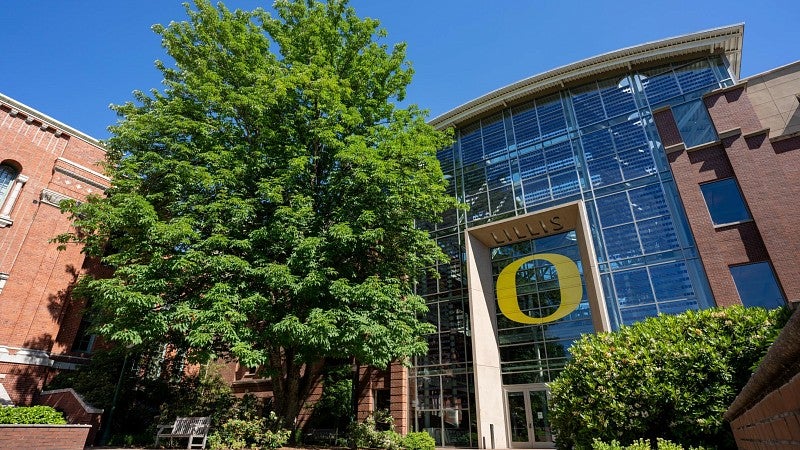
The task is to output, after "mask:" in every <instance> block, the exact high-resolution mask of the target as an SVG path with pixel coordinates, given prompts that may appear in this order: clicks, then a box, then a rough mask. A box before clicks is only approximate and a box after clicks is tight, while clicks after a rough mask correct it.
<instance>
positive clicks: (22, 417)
mask: <svg viewBox="0 0 800 450" xmlns="http://www.w3.org/2000/svg"><path fill="white" fill-rule="evenodd" d="M0 423H2V424H17V425H30V424H42V425H64V424H66V423H67V421H66V420H64V415H63V414H61V413H60V412H58V411H56V410H55V409H53V408H51V407H49V406H7V407H2V408H0Z"/></svg>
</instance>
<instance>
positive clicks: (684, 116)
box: [672, 100, 717, 147]
mask: <svg viewBox="0 0 800 450" xmlns="http://www.w3.org/2000/svg"><path fill="white" fill-rule="evenodd" d="M672 114H673V115H674V117H675V123H676V124H677V125H678V131H680V133H681V137H682V138H683V143H684V145H686V146H687V147H694V146H696V145H700V144H705V143H707V142H713V141H715V140H717V131H716V129H715V128H714V124H713V123H712V122H711V118H710V117H708V110H707V109H706V105H705V104H704V103H703V101H702V100H695V101H693V102H688V103H684V104H682V105H677V106H673V107H672Z"/></svg>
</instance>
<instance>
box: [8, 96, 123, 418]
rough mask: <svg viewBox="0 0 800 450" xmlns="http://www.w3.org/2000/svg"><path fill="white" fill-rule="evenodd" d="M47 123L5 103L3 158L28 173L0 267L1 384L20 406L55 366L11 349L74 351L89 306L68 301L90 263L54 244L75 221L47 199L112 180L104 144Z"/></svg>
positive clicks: (98, 188)
mask: <svg viewBox="0 0 800 450" xmlns="http://www.w3.org/2000/svg"><path fill="white" fill-rule="evenodd" d="M20 109H23V110H20ZM48 120H50V122H52V119H48V118H45V117H36V116H34V114H33V113H32V112H30V111H26V110H24V108H20V107H19V105H12V104H6V103H3V101H0V163H2V162H6V163H9V164H11V165H13V166H15V167H18V168H21V170H20V177H28V179H27V181H26V182H25V184H24V185H23V187H22V190H21V191H20V194H19V197H18V198H17V199H16V201H15V202H14V207H13V209H12V210H11V213H10V218H11V220H12V221H13V223H12V224H11V225H10V226H5V227H0V272H3V273H7V274H8V281H7V283H6V285H5V287H4V289H3V291H2V293H0V302H2V304H3V310H2V313H0V348H2V350H3V351H0V383H2V384H3V386H4V387H5V389H6V390H7V391H8V393H9V395H10V396H11V398H12V399H13V400H14V401H16V402H18V403H29V402H30V401H31V399H32V392H34V391H36V390H39V389H41V385H42V382H43V381H44V379H45V377H46V376H48V374H49V372H50V371H48V370H47V369H46V367H45V366H43V365H42V364H43V363H42V361H39V362H34V363H32V364H19V363H18V362H15V361H16V360H19V358H9V353H10V354H11V355H13V353H15V352H17V351H20V350H23V351H24V350H26V349H34V350H41V351H43V352H46V353H50V354H54V355H62V354H69V352H70V349H71V346H72V343H73V341H74V339H75V336H76V334H77V331H78V326H79V325H80V317H81V314H82V307H83V305H81V304H71V305H70V301H69V298H70V291H71V287H72V285H73V283H74V282H75V281H76V279H77V277H78V276H79V275H80V274H81V273H82V272H84V271H86V270H87V266H85V264H84V256H83V255H82V254H81V252H80V248H78V247H77V246H69V247H68V248H67V249H66V250H65V251H58V250H57V248H56V247H57V245H56V244H53V243H50V242H49V240H50V239H52V238H53V237H54V236H55V235H56V234H58V233H62V232H66V231H68V230H69V228H70V220H69V217H68V216H66V215H63V214H61V212H60V210H59V208H58V207H57V206H54V205H52V204H48V203H47V201H48V198H49V201H58V200H59V199H61V198H73V199H76V200H83V199H85V198H86V196H87V195H90V194H102V192H103V188H104V187H105V186H107V185H108V184H109V182H108V179H106V178H105V177H103V176H102V175H101V174H100V172H101V167H100V163H101V162H102V161H103V160H104V158H105V153H104V151H103V149H102V148H101V147H100V146H99V145H98V144H96V143H94V142H89V141H87V140H86V139H85V137H84V136H79V135H73V134H71V133H72V132H71V131H70V130H59V129H57V126H58V124H55V125H54V124H52V123H50V122H48ZM49 193H55V196H53V197H48V195H49ZM43 200H44V201H43ZM46 356H47V355H45V359H46ZM45 365H49V364H45Z"/></svg>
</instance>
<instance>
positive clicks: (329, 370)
mask: <svg viewBox="0 0 800 450" xmlns="http://www.w3.org/2000/svg"><path fill="white" fill-rule="evenodd" d="M324 370H325V372H324V374H323V378H322V395H321V396H320V398H319V400H318V401H317V402H315V403H314V412H313V414H312V416H311V419H310V420H309V423H308V428H312V429H313V428H325V429H335V430H345V429H346V428H347V426H348V425H349V424H350V420H351V419H352V413H353V411H352V410H353V406H352V405H353V368H352V366H351V364H337V363H336V362H333V361H328V362H326V364H325V369H324Z"/></svg>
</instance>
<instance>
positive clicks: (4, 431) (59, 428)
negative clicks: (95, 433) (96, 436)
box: [0, 425, 91, 450]
mask: <svg viewBox="0 0 800 450" xmlns="http://www.w3.org/2000/svg"><path fill="white" fill-rule="evenodd" d="M90 428H91V427H90V426H89V425H0V450H20V449H36V450H83V444H84V442H86V435H87V434H88V433H89V429H90Z"/></svg>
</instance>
